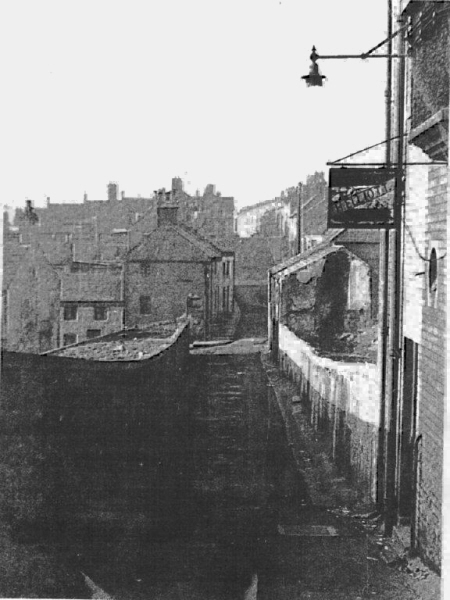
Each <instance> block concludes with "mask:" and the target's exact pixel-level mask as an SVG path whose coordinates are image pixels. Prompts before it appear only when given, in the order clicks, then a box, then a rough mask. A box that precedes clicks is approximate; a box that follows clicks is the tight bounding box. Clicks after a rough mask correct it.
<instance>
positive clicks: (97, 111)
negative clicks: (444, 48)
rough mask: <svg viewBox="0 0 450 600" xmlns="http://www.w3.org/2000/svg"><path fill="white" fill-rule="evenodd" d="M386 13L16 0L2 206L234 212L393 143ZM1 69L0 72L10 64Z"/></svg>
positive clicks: (8, 43) (326, 4)
mask: <svg viewBox="0 0 450 600" xmlns="http://www.w3.org/2000/svg"><path fill="white" fill-rule="evenodd" d="M386 12H387V9H386V2H385V1H383V0H377V1H373V0H339V2H336V0H322V2H320V1H310V2H307V1H306V0H281V1H280V0H120V1H119V0H76V1H72V0H56V1H52V0H33V1H22V0H9V2H8V1H7V2H5V3H4V4H3V7H2V9H1V13H2V14H1V19H0V22H1V25H0V27H1V34H0V38H1V39H0V45H1V46H3V48H2V56H3V61H2V63H3V64H2V67H1V70H2V83H3V85H2V88H3V91H4V93H3V94H2V95H3V98H2V100H3V105H4V109H3V111H2V113H3V121H4V122H3V124H2V134H1V136H2V138H3V141H6V143H5V144H2V146H3V148H4V150H3V151H4V156H3V157H2V159H1V160H2V169H1V170H2V186H1V189H2V202H3V203H4V204H9V205H12V206H20V205H22V204H23V203H24V201H25V198H30V199H32V200H33V201H34V202H35V203H36V205H43V204H44V202H45V197H46V196H50V197H51V200H52V201H54V202H63V201H78V200H79V201H81V200H82V197H83V193H84V192H87V194H88V197H89V198H91V199H102V198H105V197H106V185H107V183H108V182H109V181H116V182H118V184H119V187H120V189H121V190H124V191H125V192H126V194H127V195H137V194H141V195H142V196H148V195H150V194H151V193H152V191H153V190H155V189H157V188H160V187H166V188H168V187H170V183H171V178H172V177H173V176H180V177H182V178H183V179H184V180H185V187H186V189H187V191H188V192H191V193H194V192H195V190H196V189H197V188H200V190H203V188H204V187H205V185H206V184H208V183H215V184H216V186H217V189H218V190H219V191H220V192H221V193H222V194H223V195H226V196H234V197H235V199H236V203H237V206H238V207H242V206H245V205H248V204H253V203H255V202H259V201H262V200H265V199H269V198H273V197H274V196H276V195H278V194H279V193H280V191H281V190H282V189H285V188H287V187H289V186H291V185H296V184H297V183H298V181H300V180H304V179H305V178H306V176H307V175H308V173H312V172H314V171H316V170H325V169H326V165H325V163H326V161H327V160H329V159H336V158H339V157H341V156H343V155H345V154H348V153H350V152H352V151H355V150H358V149H359V148H361V147H364V146H367V145H369V144H373V143H375V142H377V141H381V140H382V139H383V138H384V106H383V103H384V90H385V77H384V74H385V68H386V64H385V60H383V59H379V60H367V61H359V60H350V61H343V60H340V61H334V60H333V61H332V60H328V61H325V60H324V61H322V62H321V63H320V65H321V69H322V72H323V73H324V74H325V75H326V76H327V78H328V80H327V83H326V85H325V86H324V87H323V88H307V87H306V85H305V84H304V82H303V81H302V80H301V76H302V75H305V74H307V72H308V69H309V54H310V52H311V47H312V45H313V44H315V45H316V46H317V49H318V51H319V53H322V54H341V53H361V52H363V51H367V50H369V49H370V48H372V47H373V46H374V45H376V44H377V43H378V42H380V41H381V40H382V39H384V37H385V35H386ZM5 59H6V60H5Z"/></svg>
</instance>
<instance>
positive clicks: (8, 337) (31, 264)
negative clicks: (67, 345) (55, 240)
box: [2, 243, 60, 352]
mask: <svg viewBox="0 0 450 600" xmlns="http://www.w3.org/2000/svg"><path fill="white" fill-rule="evenodd" d="M6 275H7V274H6ZM3 285H4V293H3V307H2V319H3V324H2V325H3V326H2V346H3V348H4V349H7V350H12V351H15V352H45V351H46V350H50V349H51V348H55V347H56V346H57V345H58V344H59V310H60V279H59V276H58V273H57V271H56V269H55V268H54V267H53V266H52V265H51V264H50V262H49V261H48V259H47V258H46V256H45V254H44V252H43V250H42V248H40V246H39V245H38V244H37V243H33V244H32V245H31V246H30V247H28V248H27V249H25V251H24V253H23V254H22V255H21V256H20V260H19V261H18V262H17V263H16V271H15V273H14V275H13V276H9V277H6V281H5V279H4V281H3Z"/></svg>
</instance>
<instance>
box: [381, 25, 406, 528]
mask: <svg viewBox="0 0 450 600" xmlns="http://www.w3.org/2000/svg"><path fill="white" fill-rule="evenodd" d="M401 25H402V23H401V22H400V19H399V26H401ZM404 52H405V42H404V34H403V33H402V34H401V35H400V36H399V41H398V54H400V56H402V58H399V65H398V73H397V82H398V87H397V94H396V110H397V136H398V137H397V150H396V167H397V168H396V182H395V183H396V185H395V202H394V230H393V232H392V234H393V235H392V237H393V243H394V248H393V251H394V253H393V264H392V269H391V270H392V286H391V291H390V306H391V310H390V314H389V329H390V336H389V355H390V356H389V358H390V361H391V367H390V369H389V380H388V382H387V385H388V386H389V394H388V396H389V397H390V402H389V407H388V408H389V410H388V413H387V439H386V494H385V498H386V506H385V534H386V535H391V534H392V530H393V527H394V525H395V523H396V518H397V490H396V473H397V457H398V452H397V430H398V422H397V418H398V404H399V374H400V368H399V366H400V350H401V347H402V338H401V336H402V331H401V329H402V328H401V318H402V306H401V293H402V212H403V196H404V176H403V166H404V165H403V163H404V158H403V153H404V148H403V146H404V126H405V123H404V121H405V58H404Z"/></svg>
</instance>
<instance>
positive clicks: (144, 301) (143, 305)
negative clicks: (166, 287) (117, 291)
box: [139, 296, 151, 315]
mask: <svg viewBox="0 0 450 600" xmlns="http://www.w3.org/2000/svg"><path fill="white" fill-rule="evenodd" d="M139 309H140V313H141V315H149V314H150V313H151V302H150V296H141V297H140V298H139Z"/></svg>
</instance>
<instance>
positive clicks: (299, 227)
mask: <svg viewBox="0 0 450 600" xmlns="http://www.w3.org/2000/svg"><path fill="white" fill-rule="evenodd" d="M302 252H303V184H302V182H301V181H300V183H299V184H298V207H297V254H301V253H302Z"/></svg>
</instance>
